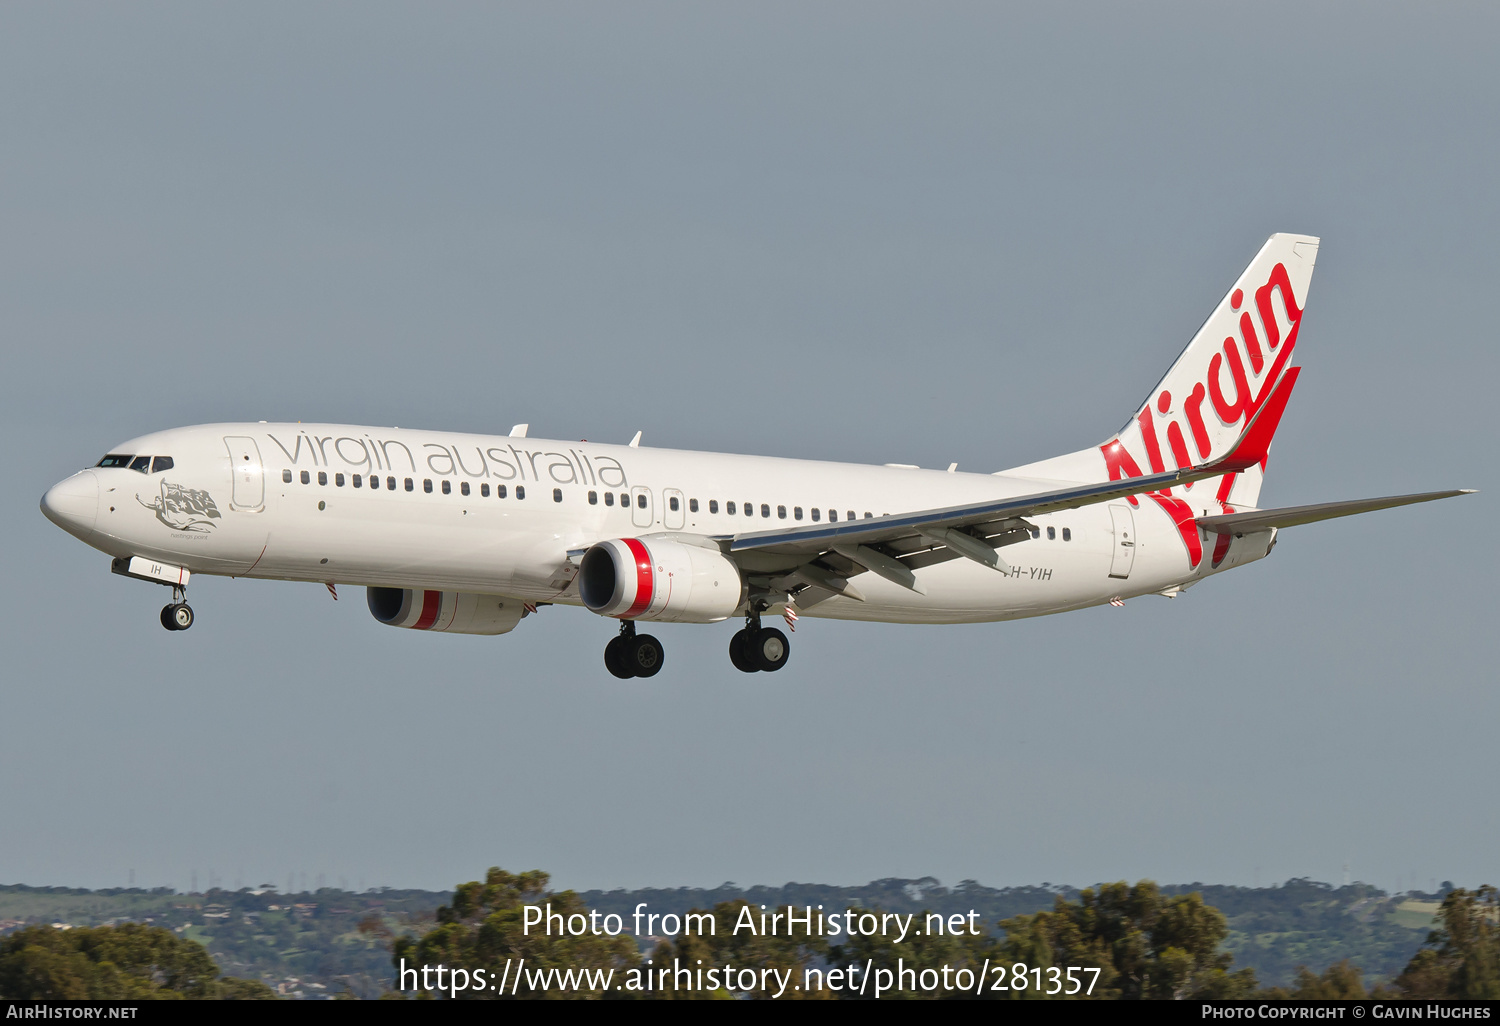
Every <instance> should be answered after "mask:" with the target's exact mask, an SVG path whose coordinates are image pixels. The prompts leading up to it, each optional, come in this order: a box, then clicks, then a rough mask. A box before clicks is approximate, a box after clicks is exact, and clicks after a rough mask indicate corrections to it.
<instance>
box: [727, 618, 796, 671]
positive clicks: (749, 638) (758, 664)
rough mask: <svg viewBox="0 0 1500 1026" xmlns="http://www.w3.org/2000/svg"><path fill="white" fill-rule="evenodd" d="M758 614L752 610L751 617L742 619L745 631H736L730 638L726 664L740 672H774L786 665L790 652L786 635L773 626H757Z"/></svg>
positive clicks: (758, 624) (758, 623)
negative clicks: (731, 664) (727, 662)
mask: <svg viewBox="0 0 1500 1026" xmlns="http://www.w3.org/2000/svg"><path fill="white" fill-rule="evenodd" d="M761 612H762V610H760V609H756V608H752V609H751V611H750V615H748V616H746V617H745V627H744V629H743V630H739V631H736V632H735V635H734V637H732V638H730V639H729V661H730V662H731V663H733V664H734V668H735V669H736V670H739V671H741V672H742V673H756V672H757V671H762V670H763V671H765V672H766V673H774V672H775V671H777V670H779V669H781V668H782V667H783V666H785V665H786V661H787V657H788V656H790V655H791V653H792V648H791V645H790V644H789V643H788V642H787V640H786V635H785V634H783V633H781V632H780V631H778V630H777V629H776V628H775V627H762V626H761V625H760V614H761Z"/></svg>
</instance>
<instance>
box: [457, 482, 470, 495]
mask: <svg viewBox="0 0 1500 1026" xmlns="http://www.w3.org/2000/svg"><path fill="white" fill-rule="evenodd" d="M458 494H460V495H468V494H469V482H467V481H460V482H459V485H458Z"/></svg>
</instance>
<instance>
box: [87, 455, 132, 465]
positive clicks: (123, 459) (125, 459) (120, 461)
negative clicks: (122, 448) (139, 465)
mask: <svg viewBox="0 0 1500 1026" xmlns="http://www.w3.org/2000/svg"><path fill="white" fill-rule="evenodd" d="M133 459H135V457H134V456H119V455H113V454H112V455H109V456H106V457H104V459H102V460H100V461H99V462H98V463H96V464H94V465H95V466H97V467H128V466H130V461H131V460H133Z"/></svg>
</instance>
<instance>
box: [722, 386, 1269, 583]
mask: <svg viewBox="0 0 1500 1026" xmlns="http://www.w3.org/2000/svg"><path fill="white" fill-rule="evenodd" d="M1296 378H1297V369H1296V368H1292V369H1290V370H1288V371H1287V372H1286V374H1285V375H1283V377H1282V380H1281V381H1280V382H1278V383H1277V385H1276V387H1275V390H1274V391H1273V393H1272V395H1271V396H1270V398H1269V400H1268V401H1267V402H1265V403H1264V404H1262V406H1261V408H1260V410H1259V411H1257V413H1256V416H1255V418H1254V419H1253V420H1252V421H1251V422H1250V423H1249V424H1248V425H1247V426H1246V428H1245V431H1244V434H1242V435H1241V437H1240V439H1239V441H1238V442H1237V443H1236V445H1235V446H1234V448H1233V449H1232V450H1230V452H1229V453H1228V454H1227V455H1226V456H1224V457H1222V458H1220V459H1217V460H1214V461H1212V462H1210V463H1206V464H1202V465H1198V466H1191V467H1184V468H1181V469H1179V470H1173V471H1167V472H1164V473H1160V474H1149V475H1146V476H1143V477H1132V478H1125V479H1122V480H1115V481H1101V482H1095V483H1090V484H1079V485H1070V486H1068V487H1066V488H1058V489H1053V490H1049V491H1045V492H1034V493H1031V494H1027V495H1019V496H1013V497H1010V498H1004V499H995V500H991V501H986V502H979V503H970V504H968V505H964V506H948V507H944V508H941V509H929V510H920V511H917V512H915V513H901V514H897V515H894V516H884V517H876V518H871V519H868V520H852V521H846V522H845V523H833V524H809V525H806V526H802V527H792V528H783V529H781V530H776V531H754V532H750V533H746V534H736V535H732V536H718V537H716V538H715V540H716V541H717V542H719V544H720V545H721V546H722V547H723V549H724V551H725V552H726V553H727V554H728V555H729V556H730V558H732V559H734V560H735V561H736V562H738V563H739V564H740V566H741V567H742V568H744V569H745V570H747V571H751V572H759V573H761V574H763V575H764V574H771V575H776V574H779V575H780V576H776V577H775V578H774V580H771V581H770V582H769V584H770V586H771V587H773V588H778V589H794V588H801V587H802V586H804V585H807V586H812V587H815V588H818V589H821V590H822V591H825V592H828V593H830V594H839V595H846V596H848V597H850V598H856V599H858V598H862V596H860V595H859V593H858V589H856V588H853V586H852V585H850V584H849V582H848V578H849V577H852V576H855V575H857V574H860V573H863V572H864V571H865V570H869V571H871V572H873V573H875V574H876V575H877V576H879V577H884V578H886V579H887V580H890V581H893V582H895V583H897V584H900V585H901V586H903V587H906V588H909V589H911V590H913V591H916V592H919V593H921V592H922V591H923V589H922V587H921V585H920V583H918V582H917V581H916V578H915V577H914V576H913V575H912V571H913V570H917V569H920V568H921V567H924V566H930V565H932V564H934V563H941V562H946V561H947V560H950V559H957V558H959V557H961V556H962V557H967V558H969V559H972V560H975V561H976V562H980V563H984V564H986V565H988V566H990V567H993V568H995V569H997V570H1006V569H1008V568H1007V566H1006V564H1005V562H1004V560H1002V559H1001V558H1000V557H999V555H998V554H997V553H996V551H995V550H996V549H997V548H1000V547H1003V546H1005V545H1008V544H1011V543H1013V542H1018V541H1022V540H1024V539H1025V538H1026V537H1028V536H1029V533H1030V526H1031V525H1029V524H1027V523H1026V521H1025V519H1024V518H1025V517H1028V516H1040V515H1042V514H1045V513H1053V512H1057V511H1059V510H1065V509H1076V508H1078V507H1080V506H1088V505H1092V504H1094V503H1098V502H1107V501H1109V500H1111V499H1119V498H1125V497H1126V496H1130V495H1141V494H1144V493H1146V492H1155V491H1160V490H1162V489H1164V488H1171V487H1174V486H1176V485H1182V484H1189V483H1191V482H1193V481H1202V480H1206V479H1208V478H1213V477H1221V476H1223V475H1224V474H1230V473H1235V472H1237V471H1241V470H1244V469H1246V468H1247V467H1251V466H1254V465H1255V464H1257V463H1261V462H1262V461H1263V460H1264V459H1265V457H1266V453H1267V450H1268V448H1269V446H1270V442H1271V437H1272V435H1274V434H1275V432H1276V425H1277V423H1278V422H1279V421H1280V419H1281V414H1282V411H1283V410H1285V409H1286V401H1287V399H1288V397H1289V396H1290V395H1291V390H1292V386H1293V385H1294V384H1295V382H1296Z"/></svg>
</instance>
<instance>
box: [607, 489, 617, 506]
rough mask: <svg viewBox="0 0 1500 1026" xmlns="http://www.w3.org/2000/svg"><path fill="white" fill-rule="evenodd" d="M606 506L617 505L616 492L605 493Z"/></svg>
mask: <svg viewBox="0 0 1500 1026" xmlns="http://www.w3.org/2000/svg"><path fill="white" fill-rule="evenodd" d="M604 504H605V505H606V506H613V505H614V504H615V493H614V492H605V493H604Z"/></svg>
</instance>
